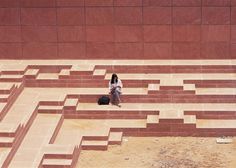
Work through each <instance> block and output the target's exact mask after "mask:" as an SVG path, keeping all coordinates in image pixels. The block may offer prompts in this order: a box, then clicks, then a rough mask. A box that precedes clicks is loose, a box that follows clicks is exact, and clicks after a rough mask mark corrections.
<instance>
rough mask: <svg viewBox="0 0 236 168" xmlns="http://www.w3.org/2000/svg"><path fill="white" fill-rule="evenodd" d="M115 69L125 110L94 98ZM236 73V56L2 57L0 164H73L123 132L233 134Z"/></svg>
mask: <svg viewBox="0 0 236 168" xmlns="http://www.w3.org/2000/svg"><path fill="white" fill-rule="evenodd" d="M131 62H132V65H131ZM113 72H116V73H117V74H118V76H119V77H120V78H121V79H122V81H123V85H124V88H123V93H122V107H121V108H119V107H117V106H112V105H98V104H97V99H98V97H100V96H101V95H107V94H108V82H109V80H110V77H111V74H112V73H113ZM235 72H236V61H233V60H181V61H178V60H171V61H170V60H115V61H112V60H19V61H16V60H2V61H1V63H0V107H1V108H0V119H1V122H0V145H1V149H2V150H1V151H0V156H1V157H0V158H1V160H0V165H1V166H2V167H7V166H9V167H19V168H20V167H63V166H64V167H75V166H76V164H77V161H78V159H79V157H80V152H81V151H82V150H107V148H108V146H110V145H120V144H121V143H122V137H123V136H128V137H147V136H151V137H160V136H183V137H186V136H193V137H219V136H235V135H236V110H235V109H236V103H235V102H236V80H235V79H236V74H235Z"/></svg>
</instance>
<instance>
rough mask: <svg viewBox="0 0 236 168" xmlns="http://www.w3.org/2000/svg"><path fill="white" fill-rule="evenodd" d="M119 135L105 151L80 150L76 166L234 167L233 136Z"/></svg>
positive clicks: (139, 167)
mask: <svg viewBox="0 0 236 168" xmlns="http://www.w3.org/2000/svg"><path fill="white" fill-rule="evenodd" d="M233 139H234V142H233V143H231V144H216V138H195V137H123V142H122V145H121V146H120V145H115V146H109V149H108V150H107V151H82V152H81V155H80V158H79V161H78V164H77V168H95V167H96V168H133V167H135V168H236V137H234V138H233Z"/></svg>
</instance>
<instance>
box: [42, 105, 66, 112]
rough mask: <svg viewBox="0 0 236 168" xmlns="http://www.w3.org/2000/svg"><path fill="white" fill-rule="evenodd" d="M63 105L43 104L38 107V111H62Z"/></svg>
mask: <svg viewBox="0 0 236 168" xmlns="http://www.w3.org/2000/svg"><path fill="white" fill-rule="evenodd" d="M62 111H63V106H43V105H40V106H39V107H38V113H62Z"/></svg>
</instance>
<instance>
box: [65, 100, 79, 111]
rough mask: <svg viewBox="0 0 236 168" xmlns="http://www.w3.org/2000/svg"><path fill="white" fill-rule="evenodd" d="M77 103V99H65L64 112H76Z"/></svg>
mask: <svg viewBox="0 0 236 168" xmlns="http://www.w3.org/2000/svg"><path fill="white" fill-rule="evenodd" d="M78 103H79V100H78V99H73V98H67V99H66V101H65V103H64V107H63V108H64V110H76V107H77V105H78Z"/></svg>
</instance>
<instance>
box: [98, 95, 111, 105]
mask: <svg viewBox="0 0 236 168" xmlns="http://www.w3.org/2000/svg"><path fill="white" fill-rule="evenodd" d="M109 103H110V98H109V97H108V96H102V97H100V98H99V99H98V104H99V105H108V104H109Z"/></svg>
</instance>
